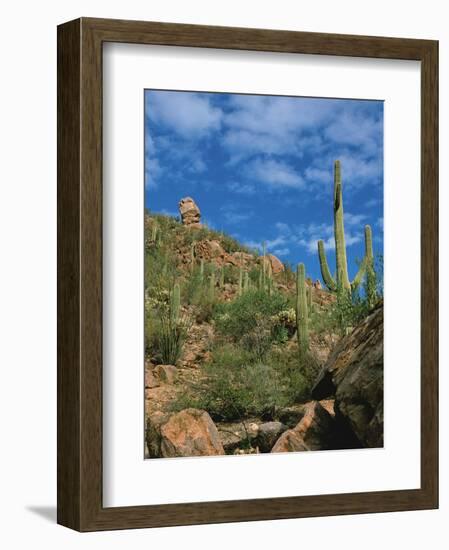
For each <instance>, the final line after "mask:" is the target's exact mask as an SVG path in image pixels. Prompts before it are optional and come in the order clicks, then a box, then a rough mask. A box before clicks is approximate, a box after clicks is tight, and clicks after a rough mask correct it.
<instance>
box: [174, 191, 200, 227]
mask: <svg viewBox="0 0 449 550" xmlns="http://www.w3.org/2000/svg"><path fill="white" fill-rule="evenodd" d="M179 213H180V215H181V221H182V223H183V225H186V226H189V227H201V223H200V219H201V212H200V209H199V208H198V206H197V205H196V203H195V201H194V200H193V199H192V198H191V197H184V198H183V199H181V200H180V201H179Z"/></svg>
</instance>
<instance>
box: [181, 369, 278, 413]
mask: <svg viewBox="0 0 449 550" xmlns="http://www.w3.org/2000/svg"><path fill="white" fill-rule="evenodd" d="M226 365H227V366H226V368H224V367H223V364H221V363H220V362H216V361H214V362H213V363H211V364H209V365H207V366H206V368H205V374H206V376H207V378H206V379H204V380H203V381H201V382H200V383H197V384H196V385H193V386H192V387H190V388H189V389H188V390H187V391H186V392H185V393H184V394H183V395H182V396H180V397H179V399H178V400H177V401H176V402H175V403H173V406H172V408H174V409H175V410H180V409H181V408H185V407H186V406H187V407H195V408H199V409H205V410H207V411H208V413H209V414H210V415H211V417H212V418H213V419H214V420H215V421H236V420H237V421H240V420H242V419H244V418H247V417H249V416H261V417H266V418H274V416H275V414H276V411H277V410H278V409H279V408H280V407H282V406H285V404H286V398H285V396H284V394H283V389H282V381H281V380H280V377H279V376H278V373H276V372H275V371H274V370H273V369H272V368H271V367H270V366H268V365H264V364H260V363H258V364H247V365H243V366H242V365H239V364H238V362H234V363H233V364H232V365H229V364H228V363H227V361H226Z"/></svg>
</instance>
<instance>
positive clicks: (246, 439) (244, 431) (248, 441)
mask: <svg viewBox="0 0 449 550" xmlns="http://www.w3.org/2000/svg"><path fill="white" fill-rule="evenodd" d="M217 429H218V433H219V434H220V440H221V442H222V444H223V448H224V450H225V453H226V454H233V453H234V452H235V451H237V450H239V449H247V448H248V446H253V445H255V441H256V439H257V436H258V434H259V426H258V425H257V424H256V423H255V422H251V421H246V422H245V424H244V425H243V423H242V422H220V423H219V424H218V426H217Z"/></svg>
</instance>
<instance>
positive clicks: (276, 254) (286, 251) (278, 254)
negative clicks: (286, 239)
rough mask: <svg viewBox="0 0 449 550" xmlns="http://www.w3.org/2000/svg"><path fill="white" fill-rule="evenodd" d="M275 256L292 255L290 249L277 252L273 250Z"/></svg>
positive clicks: (277, 250) (279, 249)
mask: <svg viewBox="0 0 449 550" xmlns="http://www.w3.org/2000/svg"><path fill="white" fill-rule="evenodd" d="M273 254H274V255H275V256H288V254H290V249H289V248H277V249H276V250H273Z"/></svg>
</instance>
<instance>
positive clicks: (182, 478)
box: [58, 18, 438, 531]
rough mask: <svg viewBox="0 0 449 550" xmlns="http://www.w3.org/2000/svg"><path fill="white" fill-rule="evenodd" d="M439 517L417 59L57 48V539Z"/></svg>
mask: <svg viewBox="0 0 449 550" xmlns="http://www.w3.org/2000/svg"><path fill="white" fill-rule="evenodd" d="M384 326H385V330H384ZM437 506H438V43H437V42H435V41H431V40H415V39H404V38H381V37H365V36H345V35H337V34H335V35H331V34H318V33H303V32H291V31H280V30H276V31H274V30H261V29H242V28H226V27H207V26H196V25H180V24H170V23H153V22H142V21H119V20H106V19H89V18H87V19H86V18H82V19H78V20H75V21H71V22H68V23H65V24H63V25H61V26H59V27H58V522H59V523H60V524H62V525H65V526H67V527H70V528H72V529H76V530H79V531H95V530H106V529H125V528H138V527H160V526H173V525H188V524H201V523H218V522H234V521H253V520H263V519H283V518H299V517H310V516H326V515H338V514H356V513H370V512H388V511H390V512H393V511H399V510H418V509H431V508H437Z"/></svg>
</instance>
